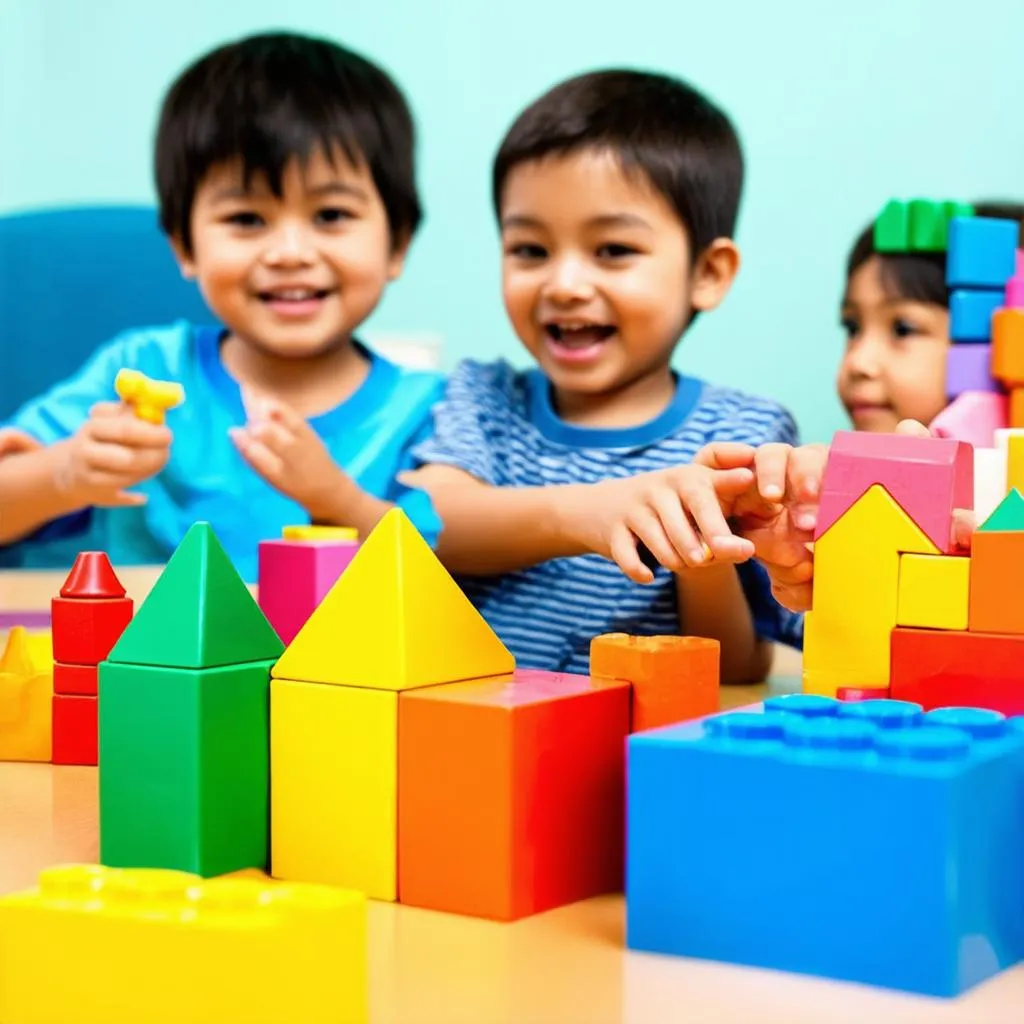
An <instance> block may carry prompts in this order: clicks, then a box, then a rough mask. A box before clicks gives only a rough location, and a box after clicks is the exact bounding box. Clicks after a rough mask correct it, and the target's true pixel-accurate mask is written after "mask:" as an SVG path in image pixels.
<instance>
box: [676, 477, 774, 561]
mask: <svg viewBox="0 0 1024 1024" xmlns="http://www.w3.org/2000/svg"><path fill="white" fill-rule="evenodd" d="M751 482H752V477H751V475H750V471H749V470H747V469H735V470H724V471H720V472H716V473H715V474H714V475H713V476H712V477H710V478H707V479H706V480H702V481H699V482H698V483H695V484H691V485H690V486H689V487H687V488H685V489H684V491H683V493H682V494H681V495H680V497H681V498H682V503H680V497H677V496H676V495H674V494H671V492H668V493H669V495H670V497H671V502H669V501H666V500H664V499H663V500H661V502H660V503H659V504H658V506H657V508H658V512H659V514H660V515H661V518H662V522H666V517H667V516H670V515H671V516H672V520H671V522H672V523H673V524H675V523H676V522H677V519H676V517H683V506H685V513H686V514H687V515H689V517H690V518H691V519H692V520H693V521H694V523H695V524H696V526H697V530H698V531H699V534H700V537H699V538H697V540H698V544H699V542H700V538H703V540H704V541H706V542H707V545H708V547H709V548H710V550H711V554H713V555H714V556H715V557H716V558H720V559H724V560H727V561H742V560H744V559H746V558H749V557H750V556H751V555H752V554H753V553H754V546H753V544H751V543H750V542H749V541H746V540H744V539H743V538H742V537H737V536H736V535H735V534H734V533H733V531H732V529H731V528H730V526H729V524H728V523H727V522H726V519H725V515H724V513H723V512H722V500H721V499H722V498H723V497H729V496H731V495H732V494H739V493H742V492H743V491H744V490H746V489H747V488H748V487H749V486H750V484H751ZM673 505H674V508H675V512H674V514H673V512H672V507H673ZM687 554H688V557H687V563H688V564H690V565H700V564H702V563H703V562H705V561H707V554H706V553H705V552H704V551H703V550H701V551H700V552H699V554H700V557H699V558H698V557H694V555H693V554H692V553H690V552H687Z"/></svg>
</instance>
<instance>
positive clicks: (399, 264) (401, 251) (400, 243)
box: [388, 231, 412, 281]
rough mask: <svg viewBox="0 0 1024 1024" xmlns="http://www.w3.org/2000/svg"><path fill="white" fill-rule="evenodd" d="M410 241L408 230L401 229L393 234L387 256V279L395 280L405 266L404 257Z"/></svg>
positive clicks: (407, 253)
mask: <svg viewBox="0 0 1024 1024" xmlns="http://www.w3.org/2000/svg"><path fill="white" fill-rule="evenodd" d="M411 241H412V235H411V234H409V232H408V231H402V232H398V233H396V234H395V238H394V241H393V242H392V245H391V255H390V257H389V258H388V280H389V281H394V280H396V279H397V278H398V277H399V276H400V275H401V273H402V270H403V268H404V267H405V257H406V256H408V255H409V243H410V242H411Z"/></svg>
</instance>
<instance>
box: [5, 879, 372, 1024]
mask: <svg viewBox="0 0 1024 1024" xmlns="http://www.w3.org/2000/svg"><path fill="white" fill-rule="evenodd" d="M366 963H367V957H366V899H365V897H363V896H362V895H361V894H360V893H355V892H345V891H342V890H338V889H327V888H325V887H320V886H300V885H277V884H275V883H273V882H268V881H260V880H258V879H238V878H230V879H215V880H212V881H204V880H203V879H201V878H198V877H196V876H194V875H189V874H185V873H179V872H176V871H146V870H139V871H117V870H113V869H110V868H102V867H97V866H95V865H84V864H81V865H77V864H76V865H67V866H61V867H54V868H48V869H47V870H46V871H44V872H43V873H42V874H41V875H40V876H39V886H38V888H35V889H30V890H28V891H26V892H19V893H14V894H12V895H8V896H4V897H0V1020H3V1021H4V1022H5V1024H7V1022H9V1024H57V1022H58V1021H59V1022H68V1024H70V1022H71V1021H74V1024H142V1022H145V1024H224V1022H227V1021H239V1022H241V1021H244V1022H245V1024H282V1022H283V1021H301V1022H302V1024H349V1022H359V1021H365V1020H366V1019H367V974H366V971H367V966H366Z"/></svg>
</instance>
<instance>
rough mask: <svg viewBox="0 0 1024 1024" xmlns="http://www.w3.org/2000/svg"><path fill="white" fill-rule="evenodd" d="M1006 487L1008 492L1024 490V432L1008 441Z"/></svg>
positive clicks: (1015, 433) (1013, 435)
mask: <svg viewBox="0 0 1024 1024" xmlns="http://www.w3.org/2000/svg"><path fill="white" fill-rule="evenodd" d="M1006 487H1007V491H1012V490H1015V489H1016V490H1018V491H1019V490H1021V489H1024V432H1021V433H1018V432H1016V431H1014V432H1013V434H1012V436H1010V437H1008V438H1007V439H1006ZM1021 526H1022V528H1024V523H1021Z"/></svg>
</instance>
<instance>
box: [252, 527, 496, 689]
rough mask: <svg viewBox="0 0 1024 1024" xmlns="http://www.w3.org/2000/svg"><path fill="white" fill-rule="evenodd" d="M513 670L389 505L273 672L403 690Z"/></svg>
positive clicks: (424, 545)
mask: <svg viewBox="0 0 1024 1024" xmlns="http://www.w3.org/2000/svg"><path fill="white" fill-rule="evenodd" d="M514 668H515V659H514V658H513V657H512V655H511V654H510V653H509V651H508V650H507V649H506V648H505V646H504V644H502V642H501V641H500V640H499V639H498V637H497V636H496V635H495V633H494V631H493V630H492V629H491V627H490V626H488V625H487V623H486V622H485V621H484V619H483V617H482V616H481V615H480V613H479V612H478V611H477V610H476V609H475V608H474V607H473V605H472V604H471V603H470V602H469V599H468V598H467V597H466V595H465V594H463V592H462V591H461V590H460V589H459V586H458V584H457V583H456V582H455V581H454V580H453V579H452V578H451V576H449V575H448V572H447V571H446V570H445V568H444V566H442V565H441V563H440V562H439V561H438V559H437V556H436V555H435V554H434V552H433V551H432V550H431V549H430V546H429V545H428V544H427V543H426V541H424V540H423V538H422V537H421V536H420V535H419V533H417V531H416V528H415V527H414V526H413V525H412V523H410V522H409V520H408V519H407V518H406V516H405V514H404V513H403V512H402V511H401V509H397V508H396V509H392V510H391V511H390V512H388V513H387V515H385V516H384V518H383V519H381V521H380V522H379V523H378V524H377V526H376V528H375V529H374V530H373V532H372V533H371V534H370V535H369V537H367V538H366V540H365V541H364V542H363V545H362V547H361V548H360V549H359V552H358V554H356V556H355V557H354V558H353V559H352V562H351V563H350V564H349V566H348V568H347V569H346V570H345V572H344V573H343V574H342V576H341V578H340V579H339V580H338V582H337V583H336V584H335V585H334V586H333V587H332V588H331V590H330V591H329V592H328V594H327V596H326V597H325V598H324V599H323V601H322V602H321V603H320V606H319V607H318V608H317V609H316V611H314V612H313V614H312V615H311V616H310V617H309V620H308V621H307V622H306V624H305V625H304V626H303V627H302V629H301V630H300V631H299V633H298V635H297V636H296V637H295V639H294V640H293V641H292V642H291V644H290V645H289V646H288V649H287V650H286V651H285V652H284V654H283V655H282V656H281V659H280V660H279V661H278V663H277V665H276V666H275V667H274V669H273V673H272V674H273V676H274V678H277V679H300V680H304V681H306V682H313V683H334V684H337V685H341V686H367V687H372V688H374V689H380V690H407V689H411V688H413V687H417V686H431V685H433V684H435V683H454V682H458V681H460V680H462V679H480V678H483V677H485V676H497V675H505V674H507V673H509V672H511V671H512V670H513V669H514Z"/></svg>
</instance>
